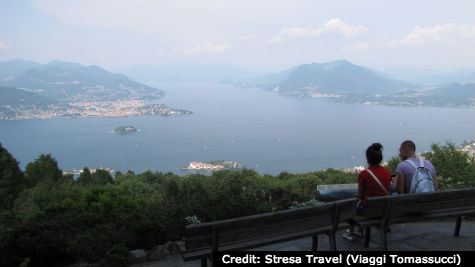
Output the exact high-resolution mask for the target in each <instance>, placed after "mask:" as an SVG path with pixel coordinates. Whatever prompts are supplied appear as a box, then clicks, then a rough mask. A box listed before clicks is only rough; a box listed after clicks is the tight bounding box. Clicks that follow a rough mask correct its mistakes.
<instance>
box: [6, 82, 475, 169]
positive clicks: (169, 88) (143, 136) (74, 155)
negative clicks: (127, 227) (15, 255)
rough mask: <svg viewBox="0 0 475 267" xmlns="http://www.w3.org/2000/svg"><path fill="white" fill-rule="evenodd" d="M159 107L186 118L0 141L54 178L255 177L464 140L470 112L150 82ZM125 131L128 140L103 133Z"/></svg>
mask: <svg viewBox="0 0 475 267" xmlns="http://www.w3.org/2000/svg"><path fill="white" fill-rule="evenodd" d="M154 86H156V87H158V88H161V89H163V90H165V91H166V97H164V98H163V99H161V100H160V102H162V103H166V104H168V105H169V106H170V107H173V108H179V109H187V110H191V111H193V112H194V113H193V114H192V115H183V116H171V117H159V116H137V117H124V118H79V119H49V120H19V121H0V142H1V143H2V145H3V146H4V147H5V148H6V149H8V151H9V152H10V153H12V154H13V156H14V157H15V158H16V159H17V160H18V161H20V166H21V167H22V168H23V169H24V167H25V165H26V164H27V163H28V162H31V161H33V160H34V159H35V158H37V157H38V156H39V155H40V154H42V153H51V154H52V156H53V157H55V158H56V159H57V161H58V163H59V166H60V168H61V169H63V170H71V169H73V168H75V169H81V168H83V167H85V166H87V167H89V168H99V167H101V166H103V167H104V168H106V167H109V168H112V169H114V170H118V171H122V172H124V171H127V170H132V171H134V172H136V173H141V172H144V171H146V170H147V169H150V170H152V171H160V172H168V171H171V172H174V173H177V174H180V175H183V174H186V171H183V170H180V168H181V167H182V166H184V165H188V163H189V162H190V161H201V162H207V161H210V160H232V161H237V162H239V163H241V164H242V165H244V166H245V167H248V168H252V169H255V170H256V171H258V172H259V173H261V174H264V173H269V174H272V175H275V174H278V173H280V172H281V171H288V172H292V173H301V172H309V171H315V170H321V169H326V168H349V167H353V166H359V165H365V156H364V152H365V150H366V148H367V147H368V146H369V145H370V144H371V143H373V142H380V143H382V144H383V146H384V157H385V159H389V158H390V157H392V156H395V155H397V154H398V148H399V144H400V143H401V141H403V140H406V139H411V140H413V141H414V142H415V143H416V146H417V151H418V152H423V151H425V150H429V149H430V145H431V144H432V143H434V142H435V143H440V144H445V142H446V141H452V142H454V143H456V144H459V143H462V142H463V141H464V140H472V139H474V128H475V127H474V124H475V123H474V122H475V120H474V119H475V118H474V110H473V109H468V108H440V107H410V108H409V107H391V106H379V105H362V104H343V103H332V102H327V101H325V100H322V99H311V98H289V97H283V96H279V95H277V94H274V93H272V92H266V91H263V90H260V89H256V88H236V87H234V86H232V85H226V84H215V83H157V84H154ZM121 125H133V126H135V127H136V128H138V129H139V131H138V132H135V133H129V134H123V135H117V134H114V133H113V130H114V129H115V128H116V127H118V126H121Z"/></svg>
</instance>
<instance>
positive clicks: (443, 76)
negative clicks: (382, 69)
mask: <svg viewBox="0 0 475 267" xmlns="http://www.w3.org/2000/svg"><path fill="white" fill-rule="evenodd" d="M386 73H387V74H389V75H390V76H391V77H393V78H395V79H399V80H403V81H408V82H413V83H418V84H431V85H439V86H443V85H449V84H452V83H467V82H472V83H473V82H474V81H475V72H474V70H473V69H462V70H457V71H440V70H431V69H411V68H394V69H389V70H387V71H386Z"/></svg>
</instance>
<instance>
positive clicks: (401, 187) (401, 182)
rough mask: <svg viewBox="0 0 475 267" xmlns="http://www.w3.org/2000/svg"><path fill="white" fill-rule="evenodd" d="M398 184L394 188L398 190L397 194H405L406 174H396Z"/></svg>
mask: <svg viewBox="0 0 475 267" xmlns="http://www.w3.org/2000/svg"><path fill="white" fill-rule="evenodd" d="M395 180H396V184H395V185H394V187H395V188H396V192H397V193H398V194H404V174H402V173H399V172H398V173H396V179H395Z"/></svg>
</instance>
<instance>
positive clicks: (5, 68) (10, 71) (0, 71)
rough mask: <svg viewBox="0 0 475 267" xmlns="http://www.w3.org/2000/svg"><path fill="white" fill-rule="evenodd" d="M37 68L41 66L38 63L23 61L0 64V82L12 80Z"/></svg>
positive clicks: (15, 60) (16, 60)
mask: <svg viewBox="0 0 475 267" xmlns="http://www.w3.org/2000/svg"><path fill="white" fill-rule="evenodd" d="M39 66H41V64H40V63H36V62H34V61H30V60H24V59H14V60H10V61H4V62H0V81H5V80H10V79H13V77H15V76H17V75H19V74H20V73H22V72H24V71H26V70H28V69H32V68H37V67H39Z"/></svg>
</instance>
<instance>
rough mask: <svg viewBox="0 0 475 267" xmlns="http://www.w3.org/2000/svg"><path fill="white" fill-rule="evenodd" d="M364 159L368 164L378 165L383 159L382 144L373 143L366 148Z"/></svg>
mask: <svg viewBox="0 0 475 267" xmlns="http://www.w3.org/2000/svg"><path fill="white" fill-rule="evenodd" d="M366 160H367V161H368V164H369V165H370V166H379V164H381V161H382V160H383V145H381V144H380V143H373V144H372V145H370V146H369V147H368V149H366Z"/></svg>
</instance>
